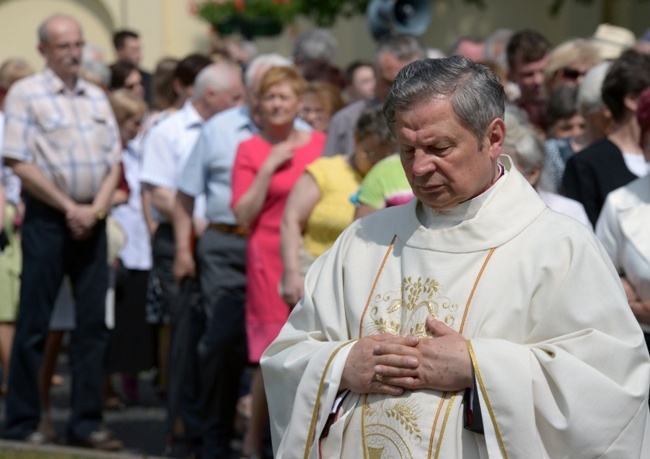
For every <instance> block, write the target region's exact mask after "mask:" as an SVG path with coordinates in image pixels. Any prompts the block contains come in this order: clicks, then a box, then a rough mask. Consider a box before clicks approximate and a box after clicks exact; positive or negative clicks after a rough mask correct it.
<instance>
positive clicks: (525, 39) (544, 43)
mask: <svg viewBox="0 0 650 459" xmlns="http://www.w3.org/2000/svg"><path fill="white" fill-rule="evenodd" d="M550 52H551V44H550V43H549V41H548V40H547V39H546V38H545V37H544V36H543V35H542V34H540V33H539V32H536V31H535V30H530V29H524V30H520V31H519V32H516V33H515V34H514V35H513V36H512V38H510V41H509V42H508V47H507V48H506V54H507V56H508V66H509V67H510V70H513V69H514V68H515V61H516V60H517V57H521V59H522V60H523V62H524V63H526V64H529V63H531V62H537V61H538V60H540V59H542V58H543V57H544V56H546V55H547V54H548V53H550Z"/></svg>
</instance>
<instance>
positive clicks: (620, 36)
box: [591, 24, 636, 59]
mask: <svg viewBox="0 0 650 459" xmlns="http://www.w3.org/2000/svg"><path fill="white" fill-rule="evenodd" d="M635 41H636V37H635V36H634V33H633V32H632V31H631V30H628V29H625V28H623V27H618V26H615V25H611V24H600V25H599V26H598V28H597V29H596V32H595V33H594V35H593V36H592V37H591V42H592V43H593V44H594V45H596V46H597V47H598V50H599V51H600V56H601V57H602V58H603V59H616V58H618V56H620V55H621V53H622V52H623V51H625V50H626V49H627V48H630V47H631V46H633V45H634V42H635Z"/></svg>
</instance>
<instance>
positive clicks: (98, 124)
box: [0, 14, 650, 459]
mask: <svg viewBox="0 0 650 459" xmlns="http://www.w3.org/2000/svg"><path fill="white" fill-rule="evenodd" d="M37 37H38V49H39V51H40V53H41V55H42V57H43V59H44V62H45V67H44V69H43V70H41V71H39V72H34V70H33V69H32V68H31V67H30V66H29V65H28V64H27V63H26V62H25V61H24V60H22V59H20V58H12V59H9V60H7V61H6V62H4V63H2V65H1V66H0V109H1V110H2V111H0V115H1V118H0V140H1V145H2V147H1V149H0V152H1V155H2V169H1V175H0V177H1V178H2V181H1V182H0V184H1V186H0V229H2V231H1V232H0V249H1V253H0V364H1V367H2V378H3V379H2V386H1V387H2V389H1V390H2V394H3V395H4V396H5V397H6V416H5V426H4V432H3V436H4V438H7V439H13V440H19V441H25V442H29V443H33V444H50V443H56V442H60V441H62V440H63V438H65V441H66V442H67V443H68V444H71V445H78V446H83V447H88V448H94V449H99V450H107V451H115V450H120V449H122V447H123V446H124V445H123V442H122V441H121V440H120V439H118V438H116V436H115V435H114V434H113V433H112V432H111V431H110V430H109V429H107V428H106V426H105V425H104V424H103V412H104V411H105V410H112V409H120V410H124V409H128V407H129V405H130V404H134V403H138V384H139V380H140V377H139V375H141V374H143V373H144V372H147V374H152V371H151V370H152V369H155V372H153V374H154V375H155V378H154V380H152V383H153V384H156V385H157V387H158V388H159V396H160V397H161V398H163V399H164V400H165V401H166V406H167V414H168V416H167V426H166V428H167V431H168V434H169V438H170V440H172V441H182V442H183V444H184V445H185V449H186V454H187V456H188V457H201V458H204V459H207V458H229V457H231V455H232V454H233V451H232V448H233V440H234V439H235V438H236V437H238V436H241V437H242V445H241V451H240V452H241V457H242V458H260V457H264V456H265V455H268V454H269V442H270V438H269V437H270V436H272V440H273V450H274V453H275V454H276V455H277V456H278V457H294V456H297V455H300V456H303V455H304V457H316V456H314V455H316V454H321V453H322V454H323V455H324V456H325V457H365V452H366V451H367V450H368V449H369V448H370V449H372V448H374V449H376V450H377V451H380V450H381V451H384V450H385V451H386V454H388V453H389V452H390V454H392V455H393V456H394V457H406V456H404V454H403V453H404V451H408V450H410V451H411V453H410V454H412V456H409V457H424V456H423V455H422V454H424V452H425V450H428V451H429V453H430V452H431V448H433V447H434V445H436V446H435V447H436V448H437V451H438V453H440V451H442V454H443V457H452V456H453V457H460V456H457V454H458V452H459V451H463V455H462V457H485V456H484V455H481V454H482V453H480V451H501V452H504V451H506V450H509V451H519V454H516V453H515V454H513V455H512V457H538V456H539V457H546V456H550V457H579V456H580V454H575V455H571V454H568V453H567V452H571V451H576V450H577V448H586V449H587V450H589V451H592V452H593V454H589V455H588V457H600V456H601V455H602V454H605V453H606V452H607V451H608V448H612V449H610V451H615V452H616V451H618V452H619V453H620V452H621V451H627V452H632V451H641V448H646V447H647V448H650V444H649V445H648V446H644V441H643V440H644V439H646V438H647V437H648V433H647V432H646V431H645V430H644V426H645V420H646V415H647V411H648V409H647V400H648V388H649V387H650V363H649V360H648V354H647V350H646V347H645V346H646V343H647V346H650V261H649V260H650V236H649V233H648V231H647V229H646V226H647V222H648V221H650V213H649V211H648V209H650V188H649V187H648V180H649V177H650V174H648V172H650V166H649V165H648V164H649V162H650V53H648V48H650V46H648V45H649V44H650V37H641V38H640V39H639V40H637V39H636V38H635V37H634V35H633V34H632V32H630V31H628V30H626V29H623V28H620V27H616V26H611V25H607V24H603V25H601V26H599V27H598V28H597V29H596V30H595V32H594V35H593V36H592V37H587V38H574V39H570V40H567V41H565V42H563V43H560V44H558V45H557V46H552V45H551V43H550V42H549V41H548V40H547V39H546V38H545V37H544V35H543V34H542V33H540V32H538V31H534V30H528V29H526V30H519V31H516V30H509V29H498V30H497V31H495V32H494V33H493V34H491V35H490V36H489V37H486V38H485V39H478V38H476V37H470V36H464V37H459V39H458V40H456V41H455V42H454V43H453V44H452V46H451V47H450V48H449V49H448V50H447V51H446V52H444V53H443V52H441V51H440V50H437V49H433V48H427V47H425V46H424V45H423V43H422V42H421V41H420V40H419V39H418V38H416V37H412V36H404V35H396V36H387V37H385V38H384V39H383V40H381V41H380V42H379V43H378V45H377V48H376V50H375V52H374V54H373V55H372V56H369V58H368V60H358V61H354V62H351V63H349V65H348V66H347V67H346V68H345V69H340V68H339V67H337V66H336V65H335V64H334V61H335V54H336V50H337V48H338V43H337V42H336V39H335V38H334V36H333V35H332V34H331V33H330V32H329V31H327V30H325V29H314V30H309V31H306V32H305V33H304V34H302V35H301V36H300V37H299V38H298V39H297V40H296V43H295V47H294V51H293V55H292V56H283V55H280V54H277V53H269V54H261V55H257V56H255V55H254V53H253V52H252V51H251V49H250V47H248V46H246V45H244V44H242V43H240V42H237V41H236V40H227V41H224V42H223V43H221V44H220V46H217V47H215V49H213V50H212V52H211V53H209V54H201V53H192V54H189V55H187V56H184V57H181V58H176V57H173V58H172V57H167V58H164V59H161V60H160V61H159V62H158V64H157V66H156V69H155V71H154V72H153V73H148V72H146V71H144V70H143V69H142V68H141V58H142V41H141V38H140V37H139V35H138V34H137V33H136V32H134V31H131V30H121V31H117V32H115V34H114V47H115V55H116V60H115V62H113V63H110V62H108V61H107V59H106V57H105V56H104V54H103V51H102V50H101V49H98V48H97V47H95V46H93V45H90V44H87V43H85V41H84V36H83V29H82V27H81V25H80V23H79V22H78V21H77V20H76V19H75V18H72V17H70V16H67V15H64V14H56V15H53V16H51V17H48V18H46V19H45V20H44V21H43V22H42V24H41V25H40V26H39V28H38V30H37ZM645 38H648V40H645ZM446 56H449V57H446ZM477 141H478V145H477ZM501 154H504V155H507V157H506V156H500V155H501ZM432 177H433V178H432ZM387 208H390V209H391V210H383V209H387ZM549 208H550V209H552V210H553V211H554V212H550V211H549V210H548V209H549ZM378 211H381V212H378ZM371 214H373V215H371ZM558 214H564V215H563V216H561V215H558ZM596 238H597V239H599V240H600V242H601V243H602V246H604V249H603V247H602V246H600V245H599V243H598V242H597V239H596ZM425 254H429V255H427V256H425ZM493 254H494V257H493ZM492 258H493V261H492V263H491V264H489V265H488V262H489V261H490V260H491V259H492ZM493 267H494V268H493ZM614 269H615V270H616V271H614ZM472 273H474V274H472ZM468 275H469V277H467V276H468ZM470 277H471V279H470ZM481 279H483V280H482V282H480V283H479V281H480V280H481ZM472 282H473V284H472ZM470 284H471V285H470ZM484 284H485V285H487V286H489V287H483V285H484ZM472 285H473V286H472ZM477 286H478V287H477ZM467 291H471V292H472V293H471V294H469V297H468V295H467V293H466V292H467ZM475 291H476V298H474V293H475ZM463 298H464V299H463ZM473 298H474V299H473ZM495 298H498V299H495ZM472 302H473V303H475V304H476V306H474V307H473V309H472V313H473V314H480V317H478V318H477V316H474V315H472V314H470V315H469V316H468V315H467V314H468V311H469V308H470V304H471V303H472ZM459 304H460V306H459ZM463 304H464V306H463ZM296 305H297V306H296ZM364 305H365V306H364ZM294 308H295V309H294ZM364 308H365V309H364ZM480 308H484V309H483V310H481V309H480ZM499 308H505V309H503V310H499ZM477 310H481V312H480V313H479V312H474V311H477ZM463 311H464V312H463ZM589 311H590V312H589ZM581 314H583V316H581ZM504 315H511V316H512V320H513V326H510V325H508V324H509V322H506V321H505V319H504V318H503V317H504ZM468 317H469V318H468ZM495 317H496V318H497V320H494V318H495ZM466 318H468V320H467V323H466V321H465V319H466ZM635 319H636V320H635ZM518 321H521V324H519V323H518ZM639 324H640V327H639ZM465 325H467V328H466V329H465ZM588 329H590V330H591V329H593V330H592V333H588V332H586V331H585V330H588ZM641 330H643V332H644V333H645V342H644V341H643V338H642V334H641ZM637 332H638V333H637ZM375 335H376V336H375ZM594 335H597V336H595V337H594ZM66 336H68V337H69V338H68V339H66ZM434 336H435V337H437V338H432V337H434ZM588 336H591V338H588ZM581 337H582V338H581ZM470 338H472V339H471V340H470ZM475 338H476V339H475ZM494 338H501V340H499V343H495V341H496V340H495V339H494ZM430 339H431V341H429V340H430ZM466 339H467V341H466ZM425 341H426V343H427V344H423V343H425ZM430 343H435V344H430ZM438 343H440V344H438ZM504 343H505V344H504ZM540 343H543V344H540ZM438 345H439V346H442V347H441V348H437V347H436V346H438ZM420 346H422V349H421V348H420ZM445 346H446V347H445ZM522 348H525V349H526V350H527V352H532V354H533V355H534V356H535V357H530V355H529V354H527V353H526V352H524V351H523V350H522ZM62 349H64V350H65V352H67V353H68V354H69V355H70V362H71V369H72V393H71V399H70V404H71V415H70V419H69V420H68V424H67V427H66V431H65V433H62V432H56V431H55V429H54V428H53V426H52V423H51V421H50V418H49V392H50V387H51V385H52V384H57V383H59V381H58V378H59V377H58V375H57V374H56V371H55V370H56V362H57V358H58V355H59V353H60V352H61V351H62ZM446 352H447V354H445V353H446ZM593 352H598V353H601V354H602V352H605V353H608V354H610V355H611V354H613V353H617V355H619V356H620V355H623V354H626V355H628V357H627V360H626V359H622V360H621V362H619V365H618V366H617V365H614V363H612V362H603V360H602V359H601V360H599V359H598V358H596V357H594V356H592V355H591V354H590V353H593ZM434 354H435V355H437V356H439V355H443V357H444V358H446V359H447V360H446V361H445V362H444V363H443V364H444V365H445V368H447V369H448V371H449V374H442V373H443V372H440V371H439V372H437V373H436V372H435V371H434V370H432V369H431V367H427V368H428V369H427V370H420V368H422V366H420V363H422V362H423V361H427V360H426V359H429V358H431V356H432V355H434ZM452 354H453V355H452ZM505 355H510V356H511V357H512V358H511V359H510V360H508V359H506V358H505ZM459 356H460V357H459ZM597 357H602V356H597ZM436 358H440V357H436ZM533 360H534V362H535V363H534V364H533V363H531V362H532V361H533ZM478 362H481V363H480V364H479V363H478ZM486 362H487V363H486ZM499 362H500V363H499ZM260 363H261V365H260ZM479 367H480V371H479ZM522 367H524V368H522ZM525 367H527V369H526V368H525ZM613 367H616V368H613ZM581 372H582V373H584V374H581ZM481 374H482V375H483V376H482V377H483V378H484V381H483V380H482V379H480V375H481ZM583 377H584V378H589V379H588V383H589V384H590V385H591V386H589V387H586V386H580V382H581V381H583V380H582V379H581V378H583ZM572 378H574V379H573V380H572ZM548 381H553V382H552V383H549V382H548ZM576 381H577V382H576ZM533 386H534V387H533ZM504 388H507V390H505V389H504ZM563 390H565V391H566V393H564V395H558V394H562V393H563ZM591 390H593V392H594V394H597V395H598V396H599V397H602V398H603V399H606V400H610V401H609V402H607V403H604V402H603V403H602V404H597V403H596V404H594V403H593V400H592V399H591V398H589V397H583V396H581V393H582V394H584V392H589V391H591ZM457 393H460V396H459V397H456V396H455V395H452V394H457ZM316 394H318V395H316ZM407 394H408V395H407ZM488 394H489V395H490V397H488ZM490 398H491V400H492V401H491V402H490ZM508 398H511V400H510V401H509V402H508ZM560 398H562V400H559V399H560ZM447 402H448V404H447V408H446V410H447V414H446V417H445V422H444V423H442V422H441V421H440V422H439V420H438V416H439V413H440V410H442V408H443V405H445V404H446V403H447ZM425 404H432V405H431V406H433V407H436V406H437V407H438V408H436V409H437V410H438V411H437V412H436V411H434V409H432V410H423V408H422V407H423V406H425ZM509 404H510V405H509ZM512 404H515V405H514V406H515V408H516V409H514V410H513V409H510V411H509V412H508V409H507V407H508V406H510V407H511V408H512V406H513V405H512ZM556 406H557V409H556ZM330 407H332V408H330ZM524 407H529V408H530V410H526V409H524ZM572 409H575V410H576V412H577V413H582V412H583V411H581V410H588V409H592V410H593V412H594V414H593V416H586V417H587V418H591V417H593V418H597V419H601V418H602V417H608V418H609V420H610V421H611V425H610V426H609V429H608V430H607V432H605V433H602V430H603V429H602V427H601V428H598V424H597V423H596V424H594V423H592V422H584V425H580V424H581V423H580V422H579V421H580V420H578V419H577V418H576V415H575V414H573V413H568V412H569V411H571V410H572ZM391 410H392V411H391ZM518 410H519V411H521V413H519V414H517V413H514V412H516V411H518ZM613 411H616V412H617V413H618V414H619V416H618V418H617V419H615V420H612V419H611V418H612V416H610V415H611V414H612V412H613ZM504 412H506V413H509V414H504ZM561 412H564V414H565V415H566V416H565V417H563V416H562V415H561ZM468 413H469V414H468ZM495 413H496V415H495ZM499 415H502V416H504V418H503V419H504V420H503V422H501V420H500V419H499ZM535 416H537V417H535ZM613 417H616V416H613ZM387 419H388V420H387ZM463 419H464V421H463ZM473 420H474V421H473ZM477 420H480V422H478V421H477ZM447 423H449V425H451V426H458V425H463V424H464V425H465V429H466V431H467V432H471V433H472V435H480V436H481V438H483V440H476V438H475V437H472V440H471V441H470V442H469V443H468V440H467V439H466V438H465V437H464V435H465V434H464V433H463V434H461V433H460V432H458V433H454V434H451V435H448V436H447V437H445V438H448V439H449V441H448V442H447V443H445V444H444V445H443V444H442V434H443V432H444V425H446V424H447ZM562 423H565V424H566V426H565V427H563V428H561V427H558V426H559V424H562ZM441 424H442V427H440V425H441ZM479 424H480V425H479ZM523 425H525V426H528V427H527V428H526V429H527V430H526V429H524V430H525V432H523V431H521V430H519V434H516V435H515V432H517V429H519V427H517V426H523ZM535 426H537V428H535ZM552 426H556V430H555V431H554V429H553V427H552ZM626 427H628V429H627V430H625V428H626ZM647 428H648V429H650V424H649V425H648V427H647ZM315 429H318V430H315ZM438 429H442V430H438ZM407 431H408V432H407ZM557 431H561V432H562V434H561V435H560V434H557ZM624 431H625V432H626V434H625V435H624V434H623V432H624ZM269 432H270V433H271V434H272V435H269ZM409 432H410V433H409ZM413 432H419V434H417V435H415V434H414V433H413ZM463 432H465V431H463ZM554 432H555V433H554ZM600 433H602V435H600ZM62 434H64V435H62ZM391 435H395V436H396V438H397V437H399V439H394V438H393V439H391V440H390V441H389V440H386V439H387V438H389V439H390V438H392V437H391ZM596 435H600V438H597V439H596V438H595V437H596ZM414 436H417V437H418V439H417V441H416V439H415V438H414ZM452 437H453V438H452ZM512 437H517V438H512ZM647 439H648V440H650V438H647ZM475 440H476V441H475ZM472 442H473V443H472ZM470 443H471V444H470ZM623 443H624V444H625V445H624V446H622V444H623ZM589 445H592V449H589ZM163 446H164V445H161V449H162V448H163ZM418 448H424V449H423V450H422V452H421V453H416V451H419V449H418ZM536 448H537V449H536ZM626 448H627V449H626ZM635 448H636V449H635ZM533 450H535V451H536V452H535V453H534V454H533V452H532V451H533ZM524 451H525V452H526V453H524ZM542 452H545V454H546V456H543V454H542ZM596 452H598V453H596ZM378 454H379V453H378ZM621 454H623V455H620V454H619V455H618V456H616V453H615V455H614V456H612V457H636V456H626V455H625V454H624V453H621ZM447 455H448V456H447ZM370 456H371V457H373V456H372V454H371V455H370ZM393 456H391V457H393ZM504 456H505V455H504ZM319 457H320V456H319ZM377 457H379V456H377ZM382 457H383V456H382ZM639 457H642V456H639Z"/></svg>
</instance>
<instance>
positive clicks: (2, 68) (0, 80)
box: [0, 57, 34, 89]
mask: <svg viewBox="0 0 650 459" xmlns="http://www.w3.org/2000/svg"><path fill="white" fill-rule="evenodd" d="M33 73H34V70H33V69H32V67H31V66H30V65H29V64H28V63H27V61H26V60H25V59H22V58H20V57H10V58H9V59H7V60H5V61H4V62H3V63H2V65H0V88H2V89H9V88H10V87H11V85H12V84H14V83H15V82H16V81H18V80H20V79H21V78H25V77H26V76H29V75H31V74H33Z"/></svg>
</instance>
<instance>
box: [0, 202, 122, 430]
mask: <svg viewBox="0 0 650 459" xmlns="http://www.w3.org/2000/svg"><path fill="white" fill-rule="evenodd" d="M22 249H23V271H22V276H21V288H20V310H19V313H18V319H17V322H16V335H15V338H14V345H13V350H12V356H11V367H10V372H9V387H8V397H7V404H6V423H5V431H4V436H5V437H6V438H11V439H24V438H25V437H27V436H28V435H29V434H31V433H32V432H34V431H35V430H36V426H37V424H38V421H39V417H40V414H41V402H40V397H39V389H38V373H39V368H40V365H41V361H42V360H43V351H44V346H45V339H46V337H47V334H48V331H49V323H50V316H51V314H52V309H53V306H54V302H55V299H56V296H57V293H58V292H59V289H60V287H61V283H62V281H63V277H64V275H65V274H68V275H69V277H70V280H71V281H72V288H73V298H74V300H75V315H76V328H75V329H74V330H73V331H72V334H71V342H70V350H69V354H70V360H71V365H72V395H71V411H72V413H71V415H70V419H69V422H68V428H67V434H68V438H69V439H72V440H77V439H83V438H86V437H88V435H90V433H91V432H92V431H95V430H97V429H98V427H99V424H100V423H101V420H102V387H103V378H104V358H105V354H106V346H107V343H108V338H109V331H108V329H107V328H106V324H105V307H106V289H107V286H108V269H109V268H108V265H107V261H106V258H107V254H106V225H105V222H104V221H100V222H98V223H97V224H96V226H95V227H94V228H93V230H92V235H91V236H90V237H89V238H88V239H86V240H83V241H75V240H73V239H72V237H71V234H70V230H69V229H68V227H67V225H66V221H65V216H64V215H63V214H62V213H61V212H58V211H57V210H55V209H53V208H51V207H49V206H47V205H45V204H43V203H41V202H39V201H37V200H35V199H33V198H27V202H26V212H25V220H24V223H23V228H22Z"/></svg>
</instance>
